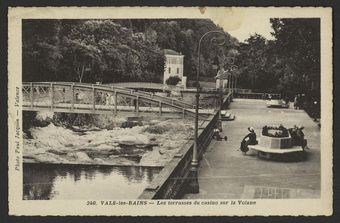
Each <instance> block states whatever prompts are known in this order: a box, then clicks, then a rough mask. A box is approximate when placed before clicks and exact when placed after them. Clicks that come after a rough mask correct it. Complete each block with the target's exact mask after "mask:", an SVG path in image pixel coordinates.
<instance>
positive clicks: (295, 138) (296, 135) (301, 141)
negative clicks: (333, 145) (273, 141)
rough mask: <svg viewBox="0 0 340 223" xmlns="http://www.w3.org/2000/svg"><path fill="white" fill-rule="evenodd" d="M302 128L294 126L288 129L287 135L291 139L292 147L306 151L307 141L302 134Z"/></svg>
mask: <svg viewBox="0 0 340 223" xmlns="http://www.w3.org/2000/svg"><path fill="white" fill-rule="evenodd" d="M303 129H304V127H303V126H296V125H294V127H293V128H290V129H289V133H290V135H291V137H292V145H293V146H301V147H302V148H303V149H304V150H305V149H308V147H307V140H306V139H305V134H304V133H303V132H302V130H303Z"/></svg>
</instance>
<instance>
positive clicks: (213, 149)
mask: <svg viewBox="0 0 340 223" xmlns="http://www.w3.org/2000/svg"><path fill="white" fill-rule="evenodd" d="M332 75H333V74H332V9H331V8H323V7H315V8H313V7H291V8H289V7H266V8H261V7H41V8H39V7H31V8H30V7H25V8H23V7H13V8H9V11H8V106H9V107H8V111H9V116H8V125H9V126H8V128H9V139H8V140H9V148H8V151H9V164H8V165H9V172H8V175H9V214H10V215H17V216H18V215H28V216H30V215H43V216H46V215H60V216H66V215H108V216H124V215H125V216H126V215H127V216H140V215H146V216H150V215H151V216H211V215H218V216H255V215H259V216H269V215H293V216H297V215H305V216H316V215H331V214H332V213H333V207H332V205H333V204H332V198H333V192H332V184H333V182H332V147H333V141H332V137H333V133H332V124H333V119H332V108H333V104H332V99H333V98H332V97H333V96H332Z"/></svg>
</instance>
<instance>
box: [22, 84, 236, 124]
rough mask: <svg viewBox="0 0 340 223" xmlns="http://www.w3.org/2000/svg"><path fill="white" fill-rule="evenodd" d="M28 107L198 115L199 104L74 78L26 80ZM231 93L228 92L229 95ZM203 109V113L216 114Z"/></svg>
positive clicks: (24, 89)
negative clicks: (69, 79)
mask: <svg viewBox="0 0 340 223" xmlns="http://www.w3.org/2000/svg"><path fill="white" fill-rule="evenodd" d="M22 97H23V100H22V109H23V110H24V111H46V110H48V111H53V112H69V113H90V114H114V115H117V114H118V113H119V112H134V113H136V115H140V113H157V114H159V115H164V114H169V113H171V114H176V115H181V116H182V117H187V116H189V117H190V116H191V117H193V116H194V115H195V106H194V105H192V104H190V103H186V102H183V101H180V100H177V99H172V98H169V97H164V96H159V95H155V94H153V93H150V92H143V91H135V90H133V89H128V88H124V87H120V86H116V87H115V86H108V85H96V84H89V83H71V82H23V83H22ZM229 97H230V95H227V98H229ZM213 113H214V111H213V110H211V109H210V110H208V109H206V110H205V109H200V117H201V118H204V117H206V116H207V115H210V114H213Z"/></svg>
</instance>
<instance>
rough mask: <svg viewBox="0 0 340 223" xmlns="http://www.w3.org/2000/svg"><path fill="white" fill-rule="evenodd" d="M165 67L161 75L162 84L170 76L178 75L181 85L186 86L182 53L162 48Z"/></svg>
mask: <svg viewBox="0 0 340 223" xmlns="http://www.w3.org/2000/svg"><path fill="white" fill-rule="evenodd" d="M164 55H165V59H166V60H165V69H164V76H163V84H166V80H167V79H169V77H171V76H178V77H179V78H180V79H181V85H183V86H186V77H185V76H184V75H183V59H184V55H182V54H181V53H178V52H176V51H174V50H171V49H164Z"/></svg>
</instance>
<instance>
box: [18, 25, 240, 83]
mask: <svg viewBox="0 0 340 223" xmlns="http://www.w3.org/2000/svg"><path fill="white" fill-rule="evenodd" d="M216 29H219V30H222V29H221V28H219V27H217V26H216V25H215V24H214V23H213V22H212V21H210V20H185V19H181V20H151V19H150V20H140V19H138V20H137V19H136V20H126V19H125V20H24V21H23V80H24V81H76V82H92V83H93V82H104V83H107V82H119V81H131V80H133V81H148V82H159V83H161V82H162V81H163V80H162V78H163V73H164V60H165V57H164V54H163V49H166V48H169V49H173V50H175V51H177V52H181V53H182V54H184V74H185V75H186V76H188V77H189V79H190V78H191V77H194V76H195V75H196V67H197V43H198V38H200V36H201V35H202V34H203V33H205V32H207V31H210V30H216ZM226 38H227V42H228V44H229V50H230V48H232V47H233V46H234V45H235V43H236V42H237V41H236V39H234V38H231V37H230V36H229V35H228V34H227V33H226ZM208 41H209V40H208V39H207V40H204V41H203V43H202V48H201V52H202V55H201V76H202V77H203V78H204V77H213V76H214V75H215V73H216V70H213V69H212V65H211V61H212V60H213V58H214V57H216V55H217V57H218V58H219V60H220V61H222V60H223V58H224V56H225V55H226V54H227V52H228V49H227V47H222V48H221V47H217V46H215V45H214V44H211V43H210V42H208Z"/></svg>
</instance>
